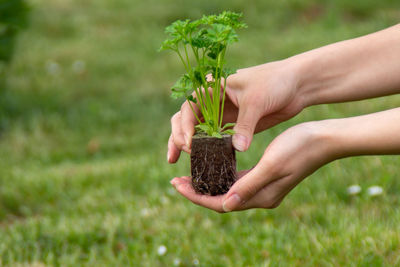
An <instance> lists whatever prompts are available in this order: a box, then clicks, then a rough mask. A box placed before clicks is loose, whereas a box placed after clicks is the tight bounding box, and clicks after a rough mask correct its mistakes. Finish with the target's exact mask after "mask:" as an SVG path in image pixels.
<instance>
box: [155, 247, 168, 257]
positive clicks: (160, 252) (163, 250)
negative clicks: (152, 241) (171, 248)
mask: <svg viewBox="0 0 400 267" xmlns="http://www.w3.org/2000/svg"><path fill="white" fill-rule="evenodd" d="M165 253H167V247H166V246H164V245H161V246H159V247H158V249H157V254H158V256H163V255H165Z"/></svg>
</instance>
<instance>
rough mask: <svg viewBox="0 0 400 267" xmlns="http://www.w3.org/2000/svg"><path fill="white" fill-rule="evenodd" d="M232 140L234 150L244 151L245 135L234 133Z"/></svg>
mask: <svg viewBox="0 0 400 267" xmlns="http://www.w3.org/2000/svg"><path fill="white" fill-rule="evenodd" d="M232 142H233V146H234V147H235V148H236V150H239V151H245V150H246V149H247V137H246V136H244V135H241V134H235V135H234V136H233V140H232Z"/></svg>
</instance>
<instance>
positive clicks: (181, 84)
mask: <svg viewBox="0 0 400 267" xmlns="http://www.w3.org/2000/svg"><path fill="white" fill-rule="evenodd" d="M192 90H193V82H192V81H191V80H190V77H189V75H187V74H185V75H183V76H182V77H181V78H180V79H179V80H178V81H176V83H175V84H174V85H173V86H172V88H171V91H172V94H171V96H172V97H173V98H180V97H186V96H188V95H189V94H190V93H191V91H192Z"/></svg>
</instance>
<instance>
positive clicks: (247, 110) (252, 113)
mask: <svg viewBox="0 0 400 267" xmlns="http://www.w3.org/2000/svg"><path fill="white" fill-rule="evenodd" d="M260 117H261V116H260V112H259V110H258V109H257V108H256V107H255V106H244V107H242V108H239V115H238V118H237V121H236V125H235V127H234V128H233V129H234V131H235V134H234V136H233V138H232V143H233V146H234V147H235V149H236V150H238V151H241V152H243V151H246V150H247V149H248V148H249V147H250V143H251V140H252V139H253V135H254V130H255V128H256V125H257V123H258V121H259V119H260Z"/></svg>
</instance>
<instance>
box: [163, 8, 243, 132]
mask: <svg viewBox="0 0 400 267" xmlns="http://www.w3.org/2000/svg"><path fill="white" fill-rule="evenodd" d="M241 17H242V14H238V13H234V12H230V11H224V12H222V13H221V14H219V15H210V16H203V17H202V18H201V19H198V20H194V21H191V20H189V19H187V20H177V21H175V22H174V23H172V24H171V25H170V26H168V27H167V28H166V29H165V32H166V33H167V34H168V36H169V38H168V39H166V40H165V41H164V42H163V44H162V46H161V48H160V51H161V50H172V51H174V52H176V54H177V55H178V56H179V58H180V60H181V61H182V63H183V65H184V67H185V70H186V73H185V74H183V75H182V77H181V78H180V79H179V80H178V81H177V82H176V83H175V84H174V85H173V87H172V89H171V90H172V95H171V96H172V97H173V98H180V97H185V98H186V100H187V101H188V103H189V105H190V107H191V109H192V111H193V113H194V116H195V117H196V119H197V121H198V122H199V124H198V125H197V126H196V130H197V131H198V132H203V133H206V134H207V135H209V136H214V137H218V138H221V137H222V134H234V131H233V130H232V129H230V128H231V127H232V126H233V125H234V124H233V123H227V124H225V125H222V117H223V110H224V102H225V87H226V78H227V77H228V76H229V75H230V74H233V73H235V72H236V71H235V70H232V69H228V68H226V67H224V66H225V54H226V49H227V46H228V45H229V44H232V43H234V42H237V41H238V36H237V34H236V32H235V30H236V29H240V28H245V27H247V26H246V24H245V23H243V22H241V21H240V19H241ZM207 75H211V76H212V78H213V79H212V80H207V79H206V76H207ZM205 88H206V89H209V90H205ZM193 105H196V106H197V108H198V109H199V110H200V112H201V115H202V119H203V120H201V119H200V118H199V116H197V114H196V113H195V111H194V108H193Z"/></svg>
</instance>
